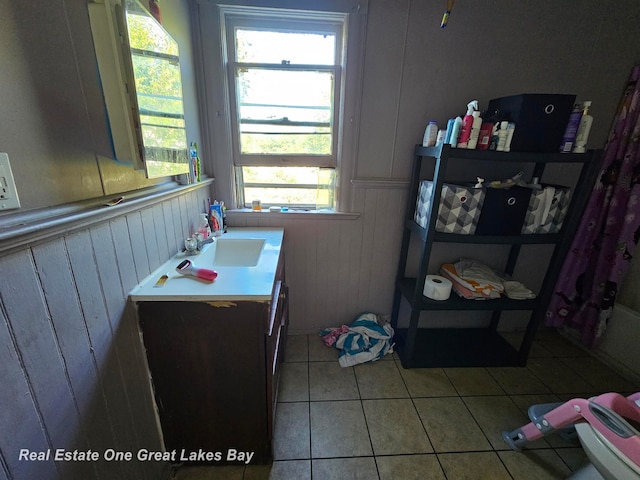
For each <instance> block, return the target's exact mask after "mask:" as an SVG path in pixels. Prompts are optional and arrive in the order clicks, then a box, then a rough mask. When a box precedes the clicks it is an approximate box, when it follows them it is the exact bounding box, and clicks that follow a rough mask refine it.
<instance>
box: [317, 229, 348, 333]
mask: <svg viewBox="0 0 640 480" xmlns="http://www.w3.org/2000/svg"><path fill="white" fill-rule="evenodd" d="M347 222H348V221H347ZM342 223H345V222H344V221H331V220H323V221H321V222H320V223H319V225H318V226H319V228H320V231H321V233H319V234H320V235H321V236H322V237H323V240H322V243H320V244H319V245H318V262H319V264H324V265H326V266H327V268H326V272H325V276H324V279H321V280H320V282H319V283H322V284H324V285H323V286H322V287H321V288H319V290H321V291H323V292H324V299H323V298H322V297H320V302H321V303H324V305H325V307H324V308H322V309H321V310H323V311H324V316H325V319H324V320H325V322H324V323H321V324H319V325H327V324H329V325H333V326H340V325H341V324H342V323H345V320H344V319H343V318H341V317H340V316H338V291H339V285H340V277H339V269H340V264H339V263H338V249H339V248H340V226H341V224H342ZM319 329H320V328H319Z"/></svg>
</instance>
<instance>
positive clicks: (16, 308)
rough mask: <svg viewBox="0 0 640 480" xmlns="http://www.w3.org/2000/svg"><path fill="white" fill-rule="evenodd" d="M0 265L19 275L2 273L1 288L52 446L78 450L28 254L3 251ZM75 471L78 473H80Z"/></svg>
mask: <svg viewBox="0 0 640 480" xmlns="http://www.w3.org/2000/svg"><path fill="white" fill-rule="evenodd" d="M0 267H1V271H3V272H19V273H20V274H19V275H11V276H9V275H2V276H0V292H2V301H3V304H4V308H5V310H4V312H5V315H6V318H7V320H8V323H9V324H10V325H11V330H12V333H13V338H14V341H15V344H16V347H17V349H18V352H19V356H20V358H21V359H22V363H23V366H24V370H25V372H26V376H27V378H28V380H29V382H30V384H31V386H32V391H33V395H34V397H35V400H36V405H37V406H38V409H39V411H40V413H41V417H42V421H43V423H44V426H45V429H46V431H47V432H48V435H49V438H50V440H51V445H52V448H66V449H68V448H71V449H73V448H76V447H78V448H81V447H82V446H83V445H84V444H85V441H84V439H83V438H82V427H81V419H80V417H79V414H78V410H77V408H76V406H75V403H74V398H73V391H72V390H71V386H70V385H69V379H68V377H67V372H66V371H65V365H64V359H63V358H62V356H61V353H60V350H59V346H58V344H57V340H56V335H55V332H54V330H53V325H52V324H51V320H50V318H49V312H48V310H47V306H46V304H45V301H44V298H43V296H42V292H41V287H40V283H39V279H38V274H37V272H36V271H35V265H34V263H33V258H32V257H31V252H30V251H29V250H23V251H20V252H17V253H15V254H11V255H7V256H5V257H3V258H2V259H1V264H0ZM21 401H24V399H22V400H21ZM32 427H33V425H32ZM25 448H28V447H25ZM57 465H58V468H59V472H60V477H61V478H65V479H66V478H91V476H92V474H89V475H87V472H86V471H85V467H86V466H85V467H83V466H82V465H78V464H77V463H73V462H59V463H58V464H57ZM45 468H46V467H45ZM78 469H79V470H80V471H81V472H79V471H78ZM79 473H82V474H80V475H79V476H78V475H77V474H79ZM36 478H37V477H36Z"/></svg>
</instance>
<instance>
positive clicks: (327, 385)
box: [309, 362, 360, 401]
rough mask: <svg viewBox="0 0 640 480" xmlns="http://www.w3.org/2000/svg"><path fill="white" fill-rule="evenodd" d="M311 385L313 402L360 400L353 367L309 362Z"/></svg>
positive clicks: (332, 363)
mask: <svg viewBox="0 0 640 480" xmlns="http://www.w3.org/2000/svg"><path fill="white" fill-rule="evenodd" d="M309 385H310V388H309V398H310V399H311V401H319V400H355V399H359V398H360V393H359V392H358V385H357V383H356V377H355V374H354V372H353V367H346V368H342V367H341V366H340V365H339V364H338V362H309Z"/></svg>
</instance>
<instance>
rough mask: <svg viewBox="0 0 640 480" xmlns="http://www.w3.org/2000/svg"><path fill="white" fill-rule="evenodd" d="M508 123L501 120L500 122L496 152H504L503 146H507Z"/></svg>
mask: <svg viewBox="0 0 640 480" xmlns="http://www.w3.org/2000/svg"><path fill="white" fill-rule="evenodd" d="M508 125H509V122H507V121H506V120H503V121H502V122H500V128H499V129H498V143H497V145H496V151H497V152H504V149H505V146H506V144H507V126H508Z"/></svg>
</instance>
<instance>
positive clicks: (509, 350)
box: [394, 328, 524, 368]
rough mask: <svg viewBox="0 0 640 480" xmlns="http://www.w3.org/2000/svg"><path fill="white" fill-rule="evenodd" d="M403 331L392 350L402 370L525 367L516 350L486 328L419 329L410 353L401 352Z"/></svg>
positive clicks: (401, 330)
mask: <svg viewBox="0 0 640 480" xmlns="http://www.w3.org/2000/svg"><path fill="white" fill-rule="evenodd" d="M406 333H407V331H406V329H401V328H399V329H397V330H396V336H395V338H394V339H395V341H396V346H395V349H396V351H397V352H398V355H399V356H400V361H401V362H402V366H403V367H404V368H430V367H507V366H524V363H523V362H521V361H520V355H519V354H518V351H517V350H516V349H515V348H514V347H513V346H512V345H511V344H509V342H507V341H506V340H505V339H504V338H503V337H502V336H501V335H500V334H499V333H497V332H495V331H493V330H491V329H486V328H421V329H418V332H417V335H416V341H415V347H414V349H413V352H406V351H404V339H405V337H406Z"/></svg>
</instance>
